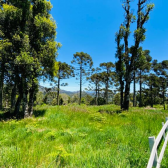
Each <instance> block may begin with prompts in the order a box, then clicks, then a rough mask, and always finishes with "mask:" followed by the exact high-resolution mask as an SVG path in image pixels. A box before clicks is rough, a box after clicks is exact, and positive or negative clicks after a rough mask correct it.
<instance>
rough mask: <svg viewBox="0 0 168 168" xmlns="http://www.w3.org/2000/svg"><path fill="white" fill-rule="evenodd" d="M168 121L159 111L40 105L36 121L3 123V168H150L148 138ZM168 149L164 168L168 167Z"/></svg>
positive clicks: (0, 162)
mask: <svg viewBox="0 0 168 168" xmlns="http://www.w3.org/2000/svg"><path fill="white" fill-rule="evenodd" d="M167 116H168V111H167V110H165V111H164V110H162V109H161V108H160V107H159V106H158V107H156V108H154V109H150V108H131V109H130V111H129V112H122V113H121V112H120V110H119V107H118V106H115V105H106V106H85V105H82V106H78V105H68V106H60V107H57V106H39V107H35V111H34V117H32V118H27V119H23V120H19V121H16V120H8V121H1V122H0V167H1V168H6V167H7V168H8V167H12V168H35V167H36V168H55V167H67V168H112V167H114V168H133V167H134V168H138V167H142V168H145V167H146V165H147V162H148V159H149V156H150V151H149V145H148V137H149V136H157V135H158V133H159V131H160V129H161V127H162V125H161V122H163V121H165V117H167ZM167 157H168V150H167V149H166V153H165V156H164V159H163V162H162V168H167V167H168V159H166V158H167Z"/></svg>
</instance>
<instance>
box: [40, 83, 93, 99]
mask: <svg viewBox="0 0 168 168" xmlns="http://www.w3.org/2000/svg"><path fill="white" fill-rule="evenodd" d="M47 91H51V92H57V87H52V88H47V87H44V86H41V85H39V92H43V93H44V94H45V93H46V92H47ZM60 93H65V94H67V95H68V96H70V97H71V96H72V95H74V94H77V93H79V91H67V90H60ZM86 93H87V94H89V95H91V96H92V95H93V93H94V92H92V91H86Z"/></svg>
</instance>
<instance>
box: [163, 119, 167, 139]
mask: <svg viewBox="0 0 168 168" xmlns="http://www.w3.org/2000/svg"><path fill="white" fill-rule="evenodd" d="M163 126H164V122H162V127H163ZM165 137H166V136H165V132H164V133H163V139H164V140H165Z"/></svg>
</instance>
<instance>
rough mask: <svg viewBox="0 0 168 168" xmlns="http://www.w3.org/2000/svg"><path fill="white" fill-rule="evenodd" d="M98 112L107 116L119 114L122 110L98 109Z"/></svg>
mask: <svg viewBox="0 0 168 168" xmlns="http://www.w3.org/2000/svg"><path fill="white" fill-rule="evenodd" d="M98 112H100V113H107V114H110V115H112V114H120V113H122V110H104V109H100V110H99V111H98Z"/></svg>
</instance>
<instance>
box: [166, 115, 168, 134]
mask: <svg viewBox="0 0 168 168" xmlns="http://www.w3.org/2000/svg"><path fill="white" fill-rule="evenodd" d="M167 121H168V117H166V122H167ZM166 131H168V128H166Z"/></svg>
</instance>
